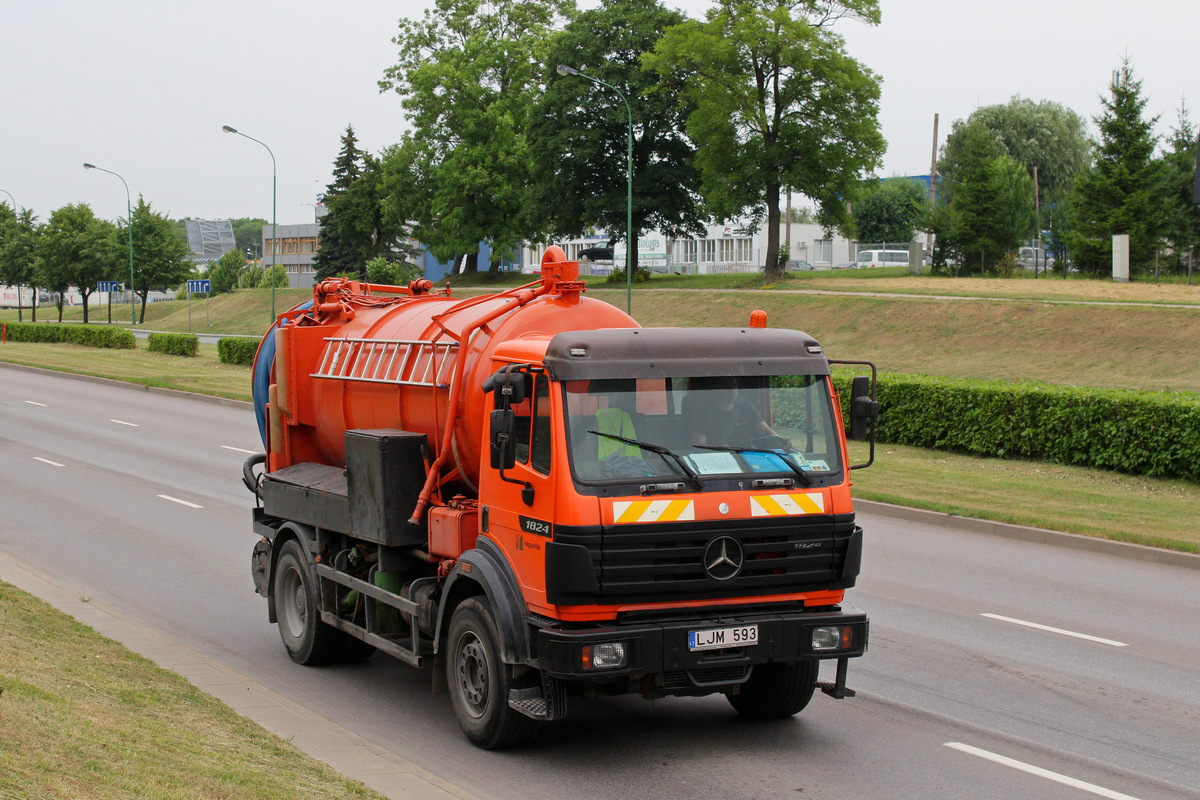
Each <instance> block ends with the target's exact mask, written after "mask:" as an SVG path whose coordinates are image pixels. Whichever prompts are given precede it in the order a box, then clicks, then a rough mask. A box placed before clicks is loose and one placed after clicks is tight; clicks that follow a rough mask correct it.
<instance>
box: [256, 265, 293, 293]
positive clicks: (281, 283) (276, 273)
mask: <svg viewBox="0 0 1200 800" xmlns="http://www.w3.org/2000/svg"><path fill="white" fill-rule="evenodd" d="M272 284H274V286H275V288H276V289H286V288H288V287H289V286H291V285H292V282H291V281H290V280H289V279H288V273H287V267H285V266H284V265H283V264H275V265H274V266H270V267H267V268H266V269H265V270H264V271H263V277H262V282H261V283H259V285H258V286H259V288H260V289H270V288H271V286H272Z"/></svg>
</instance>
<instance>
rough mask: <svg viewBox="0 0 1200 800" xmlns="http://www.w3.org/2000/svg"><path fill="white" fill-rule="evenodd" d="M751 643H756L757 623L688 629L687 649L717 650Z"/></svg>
mask: <svg viewBox="0 0 1200 800" xmlns="http://www.w3.org/2000/svg"><path fill="white" fill-rule="evenodd" d="M752 644H758V626H757V625H739V626H738V627H736V628H709V629H707V630H702V631H688V650H719V649H721V648H722V647H745V646H747V645H752Z"/></svg>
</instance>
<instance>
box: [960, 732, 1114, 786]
mask: <svg viewBox="0 0 1200 800" xmlns="http://www.w3.org/2000/svg"><path fill="white" fill-rule="evenodd" d="M945 744H946V747H949V748H951V749H954V750H958V751H959V752H962V753H966V754H967V755H972V756H976V757H978V758H983V759H986V760H988V761H991V762H994V763H996V764H1002V765H1004V766H1006V767H1012V768H1013V769H1019V770H1020V771H1021V772H1028V773H1029V774H1030V775H1037V776H1038V777H1039V778H1045V779H1046V780H1050V781H1054V782H1055V783H1061V784H1062V785H1064V786H1070V787H1071V788H1073V789H1082V790H1083V791H1085V792H1091V793H1092V794H1094V795H1099V796H1100V797H1107V798H1109V800H1138V798H1136V797H1133V796H1132V795H1128V794H1121V793H1120V792H1114V791H1113V790H1112V789H1105V788H1104V787H1103V786H1097V785H1096V784H1094V783H1088V782H1087V781H1081V780H1079V779H1078V778H1072V777H1071V776H1069V775H1062V774H1060V773H1058V772H1051V771H1050V770H1048V769H1043V768H1041V767H1035V766H1034V765H1032V764H1026V763H1025V762H1024V761H1017V760H1016V759H1015V758H1008V757H1007V756H1002V755H997V754H996V753H992V752H989V751H987V750H980V749H979V748H978V747H972V746H971V745H969V744H961V743H960V742H946V743H945Z"/></svg>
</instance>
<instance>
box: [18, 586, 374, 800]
mask: <svg viewBox="0 0 1200 800" xmlns="http://www.w3.org/2000/svg"><path fill="white" fill-rule="evenodd" d="M0 764H3V765H4V766H3V768H2V769H0V797H12V798H18V797H28V798H35V797H87V798H90V799H91V800H125V798H143V797H171V798H243V797H254V798H260V799H262V800H270V799H271V798H279V800H291V798H296V797H327V798H348V797H359V798H372V799H375V800H377V799H378V798H381V797H382V796H381V795H379V794H377V793H375V792H373V791H371V790H370V789H368V788H366V787H365V786H363V785H361V784H359V783H356V782H354V781H351V780H349V779H347V778H345V777H343V776H341V775H339V774H338V773H337V772H335V771H334V770H333V769H332V768H330V767H327V766H325V765H324V764H322V763H320V762H318V761H316V760H315V759H313V758H310V757H309V756H307V755H305V754H304V753H302V752H300V751H299V750H297V749H295V748H294V747H293V746H292V745H290V744H288V743H287V742H285V741H283V740H282V739H279V738H278V737H276V736H274V735H273V734H271V733H269V732H267V731H266V730H264V729H263V728H261V727H259V726H258V725H257V724H255V723H253V722H251V721H249V720H247V719H245V718H244V717H242V716H240V715H238V714H237V713H235V712H234V711H232V710H231V709H230V708H229V707H228V706H226V705H224V704H223V703H221V702H219V701H217V700H215V699H213V698H212V697H210V696H208V695H206V694H204V693H203V692H201V691H200V690H199V689H197V688H196V687H194V686H192V685H191V684H190V683H188V682H187V681H186V680H184V679H183V678H182V677H180V676H179V675H176V674H175V673H173V672H169V671H167V670H164V669H161V668H159V667H158V666H156V665H154V664H153V663H151V662H150V661H147V660H146V659H144V658H142V657H140V656H138V655H136V654H134V653H132V652H131V651H129V650H128V649H126V648H125V647H123V646H122V645H120V644H118V643H116V642H114V641H112V640H111V639H107V638H105V637H103V636H101V635H100V634H98V633H96V632H95V631H93V630H92V629H90V628H88V627H86V626H84V625H81V624H79V623H78V622H76V621H75V620H73V619H71V618H70V617H69V616H67V615H66V614H63V613H61V612H59V611H57V610H56V609H54V608H52V607H51V606H49V605H47V604H45V603H43V602H42V601H41V600H38V599H36V598H34V597H32V596H31V595H29V594H26V593H25V592H22V591H20V590H18V589H16V588H15V587H13V586H10V585H9V584H6V583H0Z"/></svg>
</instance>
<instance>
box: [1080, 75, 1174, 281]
mask: <svg viewBox="0 0 1200 800" xmlns="http://www.w3.org/2000/svg"><path fill="white" fill-rule="evenodd" d="M1108 89H1109V92H1110V94H1111V97H1109V98H1105V99H1102V100H1101V102H1102V103H1103V106H1104V111H1103V112H1102V113H1101V114H1100V115H1099V116H1097V117H1094V118H1093V121H1094V122H1095V123H1096V125H1097V126H1098V127H1099V128H1100V143H1099V145H1098V146H1097V148H1096V161H1095V164H1094V165H1093V167H1092V169H1091V170H1090V171H1088V172H1085V173H1083V174H1082V175H1081V176H1080V177H1079V179H1078V180H1077V181H1076V184H1075V191H1074V193H1073V194H1072V197H1071V211H1072V214H1073V216H1074V217H1075V225H1074V230H1073V231H1072V233H1071V238H1070V239H1069V241H1068V247H1069V249H1070V251H1071V257H1072V261H1073V262H1074V264H1075V266H1076V267H1078V268H1079V269H1080V271H1083V272H1090V273H1092V274H1094V275H1097V276H1100V275H1104V274H1107V273H1108V272H1109V270H1110V269H1111V267H1112V237H1113V235H1114V234H1128V235H1129V268H1130V274H1136V273H1137V272H1139V271H1143V270H1145V269H1147V268H1148V267H1151V266H1152V265H1153V264H1154V253H1155V250H1156V249H1157V248H1158V247H1159V246H1160V245H1161V242H1162V235H1163V233H1164V232H1165V227H1166V198H1165V195H1164V185H1163V184H1164V177H1165V175H1164V169H1163V162H1162V161H1161V160H1158V159H1156V158H1155V157H1154V153H1155V148H1156V147H1157V145H1158V136H1156V135H1155V133H1154V126H1155V124H1156V123H1157V122H1158V117H1153V118H1150V119H1146V118H1145V117H1144V116H1143V115H1144V112H1145V109H1146V99H1145V98H1144V97H1143V96H1142V82H1141V81H1139V80H1137V79H1135V78H1134V74H1133V67H1132V66H1130V63H1129V59H1128V58H1126V59H1124V61H1123V62H1122V64H1121V67H1120V69H1118V70H1117V71H1116V72H1114V73H1113V77H1112V80H1111V81H1110V82H1109V85H1108Z"/></svg>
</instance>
